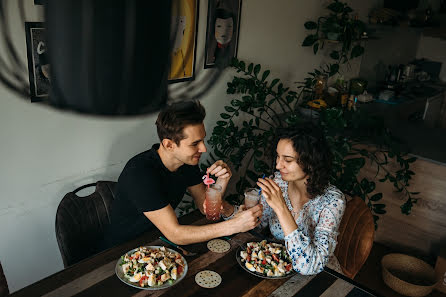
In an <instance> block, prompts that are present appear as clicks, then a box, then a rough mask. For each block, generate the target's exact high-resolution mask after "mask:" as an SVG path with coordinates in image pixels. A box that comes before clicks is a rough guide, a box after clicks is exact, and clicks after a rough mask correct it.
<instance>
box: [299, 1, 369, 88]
mask: <svg viewBox="0 0 446 297" xmlns="http://www.w3.org/2000/svg"><path fill="white" fill-rule="evenodd" d="M327 9H328V10H329V14H328V15H326V16H321V17H319V18H318V20H317V21H307V22H305V24H304V26H305V29H307V30H309V31H310V33H309V34H308V35H307V36H306V37H305V39H304V40H303V42H302V46H304V47H306V46H307V47H312V48H313V52H314V54H317V52H318V51H319V50H320V49H322V48H324V46H325V44H326V43H330V44H332V45H334V47H333V48H332V49H331V52H330V54H329V55H330V58H331V61H332V62H330V63H327V64H325V65H324V66H323V67H321V68H319V69H315V70H314V71H313V72H310V73H309V74H310V75H311V76H312V77H309V78H307V79H306V81H305V85H304V86H305V87H306V88H311V87H312V86H313V85H314V81H315V77H316V76H317V75H326V76H333V75H335V74H337V73H339V70H340V65H342V64H346V63H348V62H349V61H350V60H351V59H354V58H356V57H359V56H361V55H363V54H364V47H363V46H362V45H361V41H362V40H364V39H366V38H368V35H367V28H366V25H365V23H364V22H362V21H361V20H359V19H357V18H356V17H355V16H353V9H352V8H351V7H350V6H348V5H347V3H343V2H339V1H338V0H334V1H333V2H331V3H330V4H329V5H328V6H327Z"/></svg>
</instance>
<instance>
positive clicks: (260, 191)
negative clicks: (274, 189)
mask: <svg viewBox="0 0 446 297" xmlns="http://www.w3.org/2000/svg"><path fill="white" fill-rule="evenodd" d="M262 178H265V173H264V174H263V175H262ZM261 194H262V188H260V190H259V196H260V195H261Z"/></svg>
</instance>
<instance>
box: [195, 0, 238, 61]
mask: <svg viewBox="0 0 446 297" xmlns="http://www.w3.org/2000/svg"><path fill="white" fill-rule="evenodd" d="M240 12H241V0H209V7H208V19H207V30H206V51H205V52H206V57H205V63H204V68H210V67H214V66H215V63H216V61H219V63H222V64H223V65H228V64H229V62H230V61H231V59H232V58H233V57H236V56H237V43H238V33H239V24H240Z"/></svg>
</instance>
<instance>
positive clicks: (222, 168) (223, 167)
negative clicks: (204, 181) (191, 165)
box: [206, 160, 232, 193]
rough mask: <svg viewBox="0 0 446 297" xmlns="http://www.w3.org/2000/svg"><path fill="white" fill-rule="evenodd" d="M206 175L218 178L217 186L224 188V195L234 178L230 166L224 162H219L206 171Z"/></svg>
mask: <svg viewBox="0 0 446 297" xmlns="http://www.w3.org/2000/svg"><path fill="white" fill-rule="evenodd" d="M206 173H209V174H212V175H214V176H215V177H217V182H216V184H217V185H219V186H221V187H222V193H224V192H225V191H226V187H227V186H228V182H229V179H230V178H231V176H232V172H231V169H230V168H229V166H228V164H226V163H225V162H223V161H222V160H218V161H217V162H215V163H214V164H212V165H211V167H209V168H208V169H207V170H206Z"/></svg>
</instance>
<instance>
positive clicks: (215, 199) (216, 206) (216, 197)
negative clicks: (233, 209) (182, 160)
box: [206, 184, 222, 221]
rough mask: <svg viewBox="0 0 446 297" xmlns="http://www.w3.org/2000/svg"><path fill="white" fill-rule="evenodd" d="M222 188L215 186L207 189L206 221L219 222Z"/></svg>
mask: <svg viewBox="0 0 446 297" xmlns="http://www.w3.org/2000/svg"><path fill="white" fill-rule="evenodd" d="M221 190H222V188H221V186H219V185H216V184H213V185H210V186H209V187H208V188H207V189H206V219H208V220H210V221H218V220H219V219H220V211H221V194H222V193H221Z"/></svg>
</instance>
